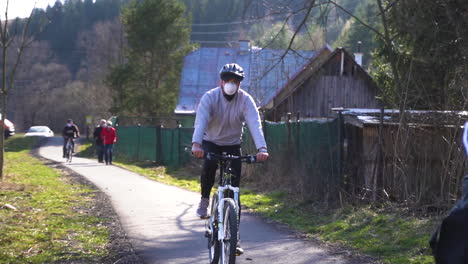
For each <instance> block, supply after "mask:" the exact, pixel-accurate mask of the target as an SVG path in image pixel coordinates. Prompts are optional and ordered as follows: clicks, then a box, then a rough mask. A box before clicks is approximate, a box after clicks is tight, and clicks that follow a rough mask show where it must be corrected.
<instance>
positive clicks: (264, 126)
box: [262, 109, 268, 148]
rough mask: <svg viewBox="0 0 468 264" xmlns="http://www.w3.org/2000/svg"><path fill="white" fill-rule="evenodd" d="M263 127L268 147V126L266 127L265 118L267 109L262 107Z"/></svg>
mask: <svg viewBox="0 0 468 264" xmlns="http://www.w3.org/2000/svg"><path fill="white" fill-rule="evenodd" d="M262 128H263V137H264V138H265V143H266V145H267V148H268V142H267V134H268V133H267V127H266V120H265V110H263V109H262Z"/></svg>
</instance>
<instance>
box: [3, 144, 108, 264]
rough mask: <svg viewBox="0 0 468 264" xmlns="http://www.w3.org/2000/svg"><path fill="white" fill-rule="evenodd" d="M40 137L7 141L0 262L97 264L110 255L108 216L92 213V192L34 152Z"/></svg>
mask: <svg viewBox="0 0 468 264" xmlns="http://www.w3.org/2000/svg"><path fill="white" fill-rule="evenodd" d="M36 140H37V138H34V137H29V138H24V137H21V135H17V136H14V137H12V138H10V139H8V140H7V142H6V148H5V149H6V152H5V170H4V175H5V177H4V181H3V182H2V183H0V263H52V262H71V261H73V260H80V261H88V262H90V263H93V262H95V260H98V259H100V258H101V257H103V256H106V255H107V254H108V253H109V252H108V250H107V249H106V245H107V244H108V242H109V237H110V234H109V232H108V230H107V228H106V227H105V226H104V225H103V219H99V218H97V217H94V216H92V215H91V214H89V213H88V209H89V208H90V206H91V199H92V192H93V190H91V189H89V188H88V187H86V186H83V185H79V184H75V183H72V182H68V181H67V180H66V179H65V178H63V177H62V176H61V174H60V172H59V171H58V170H55V169H52V168H50V167H48V166H46V165H44V164H43V163H42V162H41V161H40V160H38V159H36V158H34V157H32V156H31V155H29V153H28V151H29V150H30V149H31V148H32V147H33V146H34V144H36ZM6 204H9V205H11V206H14V207H15V208H17V210H16V211H15V210H11V209H7V207H6V206H5V205H6Z"/></svg>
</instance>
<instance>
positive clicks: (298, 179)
mask: <svg viewBox="0 0 468 264" xmlns="http://www.w3.org/2000/svg"><path fill="white" fill-rule="evenodd" d="M263 126H264V133H265V137H266V141H267V144H268V150H269V151H268V152H269V154H270V160H269V161H268V162H267V163H266V164H265V165H263V166H260V167H254V168H251V166H245V170H244V171H245V173H244V176H245V177H244V176H243V179H245V180H247V181H251V182H255V183H256V185H262V186H263V187H262V188H263V189H266V190H277V189H281V188H282V187H284V188H285V189H287V190H294V191H295V193H296V194H297V195H298V196H300V198H302V199H304V200H308V199H311V200H327V201H336V199H337V197H338V195H339V190H340V189H341V187H342V185H343V175H342V173H341V171H342V169H341V168H342V159H341V156H342V154H341V153H342V149H341V147H340V146H342V144H341V139H340V138H341V135H340V131H341V126H340V122H339V120H338V119H334V120H329V121H301V122H296V121H291V122H285V123H272V122H264V125H263ZM243 152H244V153H254V152H255V147H254V145H253V140H252V139H251V137H250V133H248V132H246V133H244V138H243Z"/></svg>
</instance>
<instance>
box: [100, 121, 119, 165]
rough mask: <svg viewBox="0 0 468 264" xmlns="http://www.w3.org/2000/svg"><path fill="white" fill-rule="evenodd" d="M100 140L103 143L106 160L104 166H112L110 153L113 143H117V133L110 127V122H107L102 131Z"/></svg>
mask: <svg viewBox="0 0 468 264" xmlns="http://www.w3.org/2000/svg"><path fill="white" fill-rule="evenodd" d="M101 139H102V142H103V143H104V159H105V160H106V165H109V164H110V165H112V152H113V148H114V143H115V142H117V132H116V131H115V128H113V127H112V122H111V121H107V123H106V126H105V127H104V128H103V129H102V132H101Z"/></svg>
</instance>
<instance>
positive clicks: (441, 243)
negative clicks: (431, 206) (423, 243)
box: [429, 175, 468, 264]
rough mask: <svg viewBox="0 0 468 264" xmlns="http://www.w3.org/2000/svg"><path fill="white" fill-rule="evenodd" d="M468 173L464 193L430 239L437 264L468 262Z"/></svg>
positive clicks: (461, 263) (464, 263)
mask: <svg viewBox="0 0 468 264" xmlns="http://www.w3.org/2000/svg"><path fill="white" fill-rule="evenodd" d="M467 222H468V175H467V176H465V177H464V178H463V195H462V198H461V199H460V200H459V201H458V202H457V203H456V204H455V206H454V207H453V208H452V210H451V211H450V213H449V214H448V215H447V216H446V217H445V218H444V219H443V220H442V223H441V224H440V226H439V227H438V228H437V230H436V231H435V232H434V234H433V235H432V237H431V240H430V241H429V244H430V246H431V249H432V254H433V255H434V259H435V262H436V264H468V239H467V238H468V225H467V224H466V223H467Z"/></svg>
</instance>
